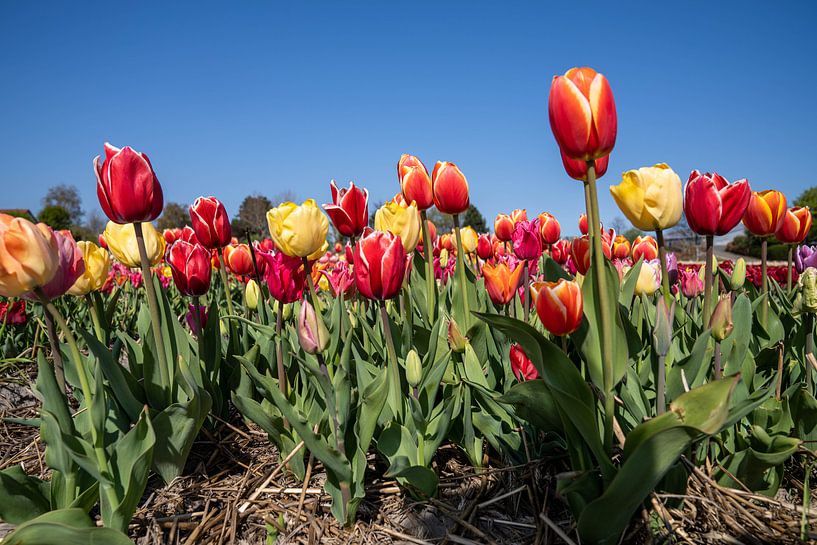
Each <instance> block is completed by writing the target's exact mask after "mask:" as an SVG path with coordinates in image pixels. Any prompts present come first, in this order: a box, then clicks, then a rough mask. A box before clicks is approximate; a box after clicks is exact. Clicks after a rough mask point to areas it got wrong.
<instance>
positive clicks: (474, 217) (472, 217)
mask: <svg viewBox="0 0 817 545" xmlns="http://www.w3.org/2000/svg"><path fill="white" fill-rule="evenodd" d="M460 221H461V222H462V225H463V226H466V225H470V226H471V227H472V228H473V229H474V230H475V231H476V232H477V233H487V232H488V224H487V223H485V216H483V215H482V212H480V211H479V208H477V207H476V206H474V205H473V204H472V205H470V206H468V210H466V211H465V214H463V215H462V219H461V220H460Z"/></svg>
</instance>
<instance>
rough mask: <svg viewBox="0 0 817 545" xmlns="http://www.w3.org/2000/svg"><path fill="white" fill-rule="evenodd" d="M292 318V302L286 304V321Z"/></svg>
mask: <svg viewBox="0 0 817 545" xmlns="http://www.w3.org/2000/svg"><path fill="white" fill-rule="evenodd" d="M290 318H292V303H287V304H286V305H284V321H285V322H286V321H287V320H289V319H290Z"/></svg>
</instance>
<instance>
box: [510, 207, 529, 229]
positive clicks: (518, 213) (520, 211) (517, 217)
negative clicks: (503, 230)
mask: <svg viewBox="0 0 817 545" xmlns="http://www.w3.org/2000/svg"><path fill="white" fill-rule="evenodd" d="M527 219H528V211H527V210H525V209H524V208H517V209H516V210H514V211H513V212H511V220H512V221H513V225H514V227H516V224H517V223H519V222H520V221H526V220H527Z"/></svg>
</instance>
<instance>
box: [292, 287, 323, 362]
mask: <svg viewBox="0 0 817 545" xmlns="http://www.w3.org/2000/svg"><path fill="white" fill-rule="evenodd" d="M298 341H299V343H300V344H301V348H303V350H304V352H306V353H307V354H317V353H319V352H323V351H324V349H325V348H326V345H327V344H329V331H327V330H326V325H325V324H324V323H323V318H322V317H321V316H319V315H318V314H317V313H316V312H315V309H314V308H313V307H312V305H311V304H310V303H309V301H306V300H304V301H301V312H300V313H298Z"/></svg>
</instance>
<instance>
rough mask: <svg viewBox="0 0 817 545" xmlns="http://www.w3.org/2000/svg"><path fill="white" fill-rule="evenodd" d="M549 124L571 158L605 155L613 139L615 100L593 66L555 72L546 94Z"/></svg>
mask: <svg viewBox="0 0 817 545" xmlns="http://www.w3.org/2000/svg"><path fill="white" fill-rule="evenodd" d="M548 114H549V117H550V128H551V130H552V131H553V136H555V137H556V142H557V143H558V144H559V148H561V149H562V150H563V151H564V153H565V154H566V155H567V156H568V157H569V158H571V159H578V160H580V161H588V160H591V159H598V158H599V157H604V156H605V155H608V154H609V153H610V152H611V151H612V150H613V146H614V145H615V143H616V130H617V118H616V103H615V100H614V99H613V91H612V90H611V89H610V84H609V83H608V82H607V78H605V77H604V76H603V75H601V74H599V73H597V72H596V71H595V70H593V69H592V68H571V69H570V70H568V71H567V72H566V73H565V75H564V76H555V77H554V78H553V82H552V83H551V86H550V96H549V97H548Z"/></svg>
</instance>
